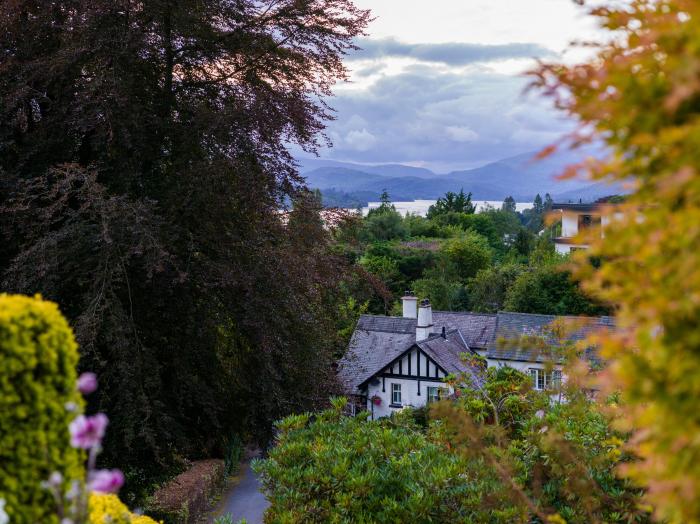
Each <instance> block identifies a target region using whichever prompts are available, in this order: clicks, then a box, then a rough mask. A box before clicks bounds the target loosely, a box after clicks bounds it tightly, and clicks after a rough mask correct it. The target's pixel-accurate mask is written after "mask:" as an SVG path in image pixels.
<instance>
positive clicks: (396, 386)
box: [391, 382, 403, 406]
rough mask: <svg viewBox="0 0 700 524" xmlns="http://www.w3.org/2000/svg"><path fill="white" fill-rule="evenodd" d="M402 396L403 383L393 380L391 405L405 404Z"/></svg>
mask: <svg viewBox="0 0 700 524" xmlns="http://www.w3.org/2000/svg"><path fill="white" fill-rule="evenodd" d="M397 393H398V401H397V400H396V394H397ZM402 400H403V399H402V396H401V383H399V382H392V383H391V405H392V406H403V403H402Z"/></svg>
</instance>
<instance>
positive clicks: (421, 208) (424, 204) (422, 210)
mask: <svg viewBox="0 0 700 524" xmlns="http://www.w3.org/2000/svg"><path fill="white" fill-rule="evenodd" d="M435 202H437V201H436V200H414V201H412V202H392V204H394V207H396V211H398V212H399V213H401V214H402V215H405V214H406V213H409V214H411V215H419V216H423V217H424V216H425V215H427V214H428V208H429V207H430V206H432V205H433V204H435ZM472 203H473V204H474V205H475V206H476V211H477V212H479V211H482V210H483V209H486V208H487V207H493V208H496V209H500V208H501V206H502V205H503V201H497V200H473V201H472ZM380 205H382V203H381V202H369V205H368V206H367V207H363V208H362V215H363V216H367V213H369V210H370V209H376V208H378V207H379V206H380ZM531 207H532V202H516V204H515V208H516V210H518V211H523V210H525V209H530V208H531Z"/></svg>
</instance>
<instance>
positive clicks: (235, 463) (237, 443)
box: [224, 435, 243, 476]
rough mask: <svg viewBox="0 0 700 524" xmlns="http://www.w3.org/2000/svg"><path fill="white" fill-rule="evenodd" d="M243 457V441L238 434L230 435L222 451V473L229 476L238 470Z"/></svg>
mask: <svg viewBox="0 0 700 524" xmlns="http://www.w3.org/2000/svg"><path fill="white" fill-rule="evenodd" d="M242 459H243V442H241V439H240V437H239V436H238V435H232V436H231V438H230V439H229V443H228V446H227V447H226V451H225V453H224V475H225V476H230V475H233V474H235V473H236V472H237V471H238V467H239V466H240V462H241V460H242Z"/></svg>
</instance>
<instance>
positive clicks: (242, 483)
mask: <svg viewBox="0 0 700 524" xmlns="http://www.w3.org/2000/svg"><path fill="white" fill-rule="evenodd" d="M238 478H239V481H238V482H237V483H236V484H235V485H234V486H233V487H231V488H229V490H227V491H226V492H225V493H224V495H223V497H222V498H221V502H220V503H219V506H218V507H217V509H216V510H215V511H214V513H213V515H212V517H211V519H210V522H213V521H214V519H215V518H216V517H220V516H222V515H226V514H230V515H231V516H232V517H233V522H238V521H239V520H241V519H245V520H246V522H247V524H262V523H263V515H264V514H265V510H266V509H267V507H268V506H269V505H270V503H269V502H268V501H267V499H266V498H265V495H264V494H263V492H262V484H261V483H260V480H259V479H258V476H257V475H256V474H255V472H254V471H253V470H252V469H251V467H250V461H249V460H246V461H245V462H244V463H242V464H241V468H240V472H239V474H238Z"/></svg>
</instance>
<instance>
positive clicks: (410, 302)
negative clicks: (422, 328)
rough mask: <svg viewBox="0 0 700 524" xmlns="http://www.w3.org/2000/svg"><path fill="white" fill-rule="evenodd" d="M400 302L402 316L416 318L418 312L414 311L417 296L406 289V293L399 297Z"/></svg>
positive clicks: (416, 304)
mask: <svg viewBox="0 0 700 524" xmlns="http://www.w3.org/2000/svg"><path fill="white" fill-rule="evenodd" d="M401 302H402V303H403V318H418V312H417V311H416V309H417V306H418V298H417V297H415V296H414V295H413V293H411V291H406V295H405V296H404V297H403V298H402V299H401Z"/></svg>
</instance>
